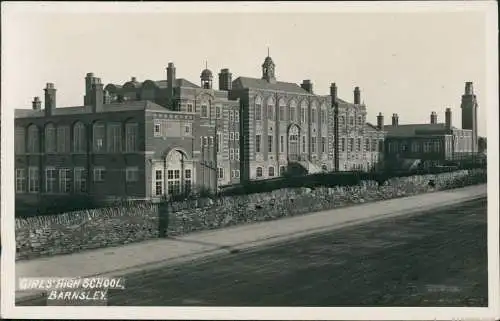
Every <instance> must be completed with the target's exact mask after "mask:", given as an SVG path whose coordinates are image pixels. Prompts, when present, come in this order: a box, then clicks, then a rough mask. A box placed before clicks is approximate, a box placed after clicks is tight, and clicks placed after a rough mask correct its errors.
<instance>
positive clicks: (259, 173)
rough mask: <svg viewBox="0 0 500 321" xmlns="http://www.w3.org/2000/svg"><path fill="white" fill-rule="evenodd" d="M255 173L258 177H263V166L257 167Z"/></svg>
mask: <svg viewBox="0 0 500 321" xmlns="http://www.w3.org/2000/svg"><path fill="white" fill-rule="evenodd" d="M255 173H256V176H257V177H262V167H257V170H256V171H255Z"/></svg>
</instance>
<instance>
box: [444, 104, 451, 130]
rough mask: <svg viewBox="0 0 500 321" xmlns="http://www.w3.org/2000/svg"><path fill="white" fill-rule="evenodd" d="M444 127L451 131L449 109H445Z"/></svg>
mask: <svg viewBox="0 0 500 321" xmlns="http://www.w3.org/2000/svg"><path fill="white" fill-rule="evenodd" d="M444 118H445V126H446V129H447V130H451V108H446V111H445V112H444Z"/></svg>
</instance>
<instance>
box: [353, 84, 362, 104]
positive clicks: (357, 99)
mask: <svg viewBox="0 0 500 321" xmlns="http://www.w3.org/2000/svg"><path fill="white" fill-rule="evenodd" d="M354 104H355V105H359V104H361V92H360V91H359V87H355V88H354Z"/></svg>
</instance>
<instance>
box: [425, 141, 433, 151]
mask: <svg viewBox="0 0 500 321" xmlns="http://www.w3.org/2000/svg"><path fill="white" fill-rule="evenodd" d="M431 148H432V145H431V142H424V153H429V152H430V151H431Z"/></svg>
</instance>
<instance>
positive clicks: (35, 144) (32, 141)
mask: <svg viewBox="0 0 500 321" xmlns="http://www.w3.org/2000/svg"><path fill="white" fill-rule="evenodd" d="M39 152H40V131H39V130H38V127H37V126H36V125H34V124H33V125H31V126H29V127H28V153H39Z"/></svg>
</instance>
